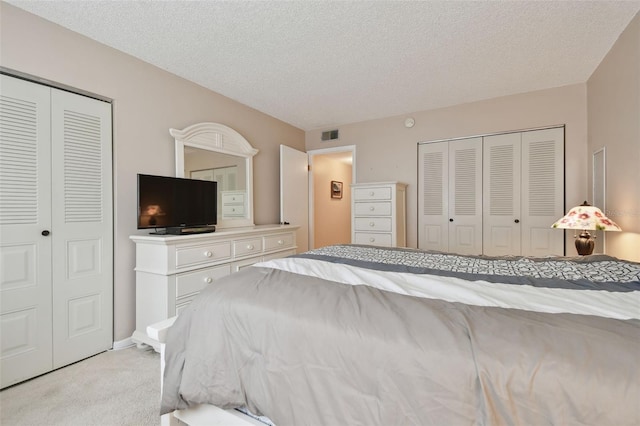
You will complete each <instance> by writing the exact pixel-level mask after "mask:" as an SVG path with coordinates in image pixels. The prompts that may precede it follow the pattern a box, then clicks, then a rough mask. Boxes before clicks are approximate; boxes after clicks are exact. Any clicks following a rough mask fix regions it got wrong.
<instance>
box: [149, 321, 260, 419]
mask: <svg viewBox="0 0 640 426" xmlns="http://www.w3.org/2000/svg"><path fill="white" fill-rule="evenodd" d="M175 320H176V317H171V318H169V319H166V320H164V321H160V322H157V323H155V324H151V325H150V326H148V327H147V335H148V336H149V337H150V338H151V339H153V340H155V341H157V342H159V343H160V390H161V391H162V386H163V381H164V367H165V361H164V353H165V346H166V344H165V342H166V337H167V331H168V330H169V327H171V326H172V325H173V323H174V321H175ZM160 424H161V425H162V426H179V425H185V424H187V425H189V426H265V423H262V422H260V421H259V420H256V419H254V418H253V417H250V416H248V415H246V414H244V413H242V412H240V411H238V410H235V409H231V410H224V409H222V408H219V407H216V406H214V405H209V404H200V405H197V406H194V407H191V408H188V409H186V410H176V411H174V412H173V413H168V414H164V415H162V416H161V417H160Z"/></svg>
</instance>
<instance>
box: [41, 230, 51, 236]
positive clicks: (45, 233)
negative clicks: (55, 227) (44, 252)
mask: <svg viewBox="0 0 640 426" xmlns="http://www.w3.org/2000/svg"><path fill="white" fill-rule="evenodd" d="M50 233H51V232H49V231H47V230H46V229H45V230H44V231H42V235H43V236H45V237H48V236H49V234H50Z"/></svg>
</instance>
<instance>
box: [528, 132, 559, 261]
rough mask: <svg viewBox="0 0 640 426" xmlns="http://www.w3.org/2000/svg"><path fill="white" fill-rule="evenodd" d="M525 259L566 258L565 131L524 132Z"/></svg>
mask: <svg viewBox="0 0 640 426" xmlns="http://www.w3.org/2000/svg"><path fill="white" fill-rule="evenodd" d="M522 213H523V216H522V255H523V256H549V255H556V256H564V232H562V231H560V230H558V229H553V228H551V224H552V223H554V222H555V221H556V220H558V218H561V217H562V216H564V214H565V210H564V127H556V128H552V129H543V130H532V131H527V132H522Z"/></svg>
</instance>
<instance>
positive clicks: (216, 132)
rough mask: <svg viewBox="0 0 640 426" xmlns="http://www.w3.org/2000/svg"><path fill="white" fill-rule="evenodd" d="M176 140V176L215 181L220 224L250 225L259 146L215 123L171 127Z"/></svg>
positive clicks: (226, 226) (223, 226)
mask: <svg viewBox="0 0 640 426" xmlns="http://www.w3.org/2000/svg"><path fill="white" fill-rule="evenodd" d="M169 132H170V133H171V135H172V136H173V137H174V138H175V140H176V176H177V177H187V178H191V179H203V180H213V181H216V182H218V194H217V195H218V197H217V208H218V223H217V226H218V227H219V228H231V227H240V226H252V225H253V188H252V186H253V185H252V184H253V156H254V155H256V154H257V153H258V150H257V149H255V148H253V147H252V146H251V144H250V143H249V142H248V141H247V140H246V139H245V138H244V137H243V136H242V135H240V134H239V133H238V132H236V131H235V130H233V129H232V128H230V127H227V126H225V125H222V124H218V123H198V124H194V125H192V126H189V127H187V128H185V129H183V130H177V129H170V130H169Z"/></svg>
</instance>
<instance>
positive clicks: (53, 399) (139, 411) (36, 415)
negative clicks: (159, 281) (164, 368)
mask: <svg viewBox="0 0 640 426" xmlns="http://www.w3.org/2000/svg"><path fill="white" fill-rule="evenodd" d="M0 424H1V425H2V426H36V425H47V426H49V425H65V426H67V425H69V426H70V425H82V426H88V425H96V426H111V425H113V426H123V425H130V426H142V425H158V424H160V355H159V354H157V353H156V352H154V351H153V350H150V349H138V348H136V347H132V348H127V349H122V350H118V351H108V352H103V353H101V354H98V355H96V356H93V357H91V358H88V359H86V360H84V361H80V362H78V363H75V364H72V365H70V366H67V367H64V368H61V369H59V370H56V371H52V372H51V373H48V374H45V375H43V376H40V377H36V378H34V379H31V380H29V381H27V382H24V383H21V384H19V385H15V386H12V387H10V388H7V389H4V390H3V391H1V392H0Z"/></svg>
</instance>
